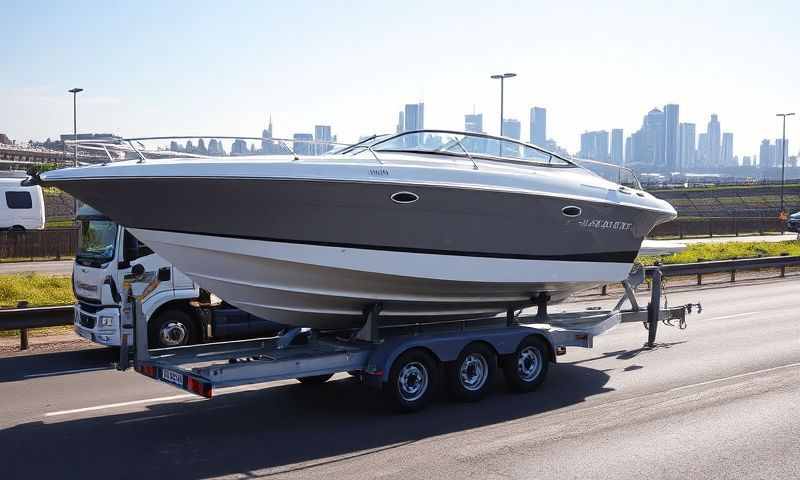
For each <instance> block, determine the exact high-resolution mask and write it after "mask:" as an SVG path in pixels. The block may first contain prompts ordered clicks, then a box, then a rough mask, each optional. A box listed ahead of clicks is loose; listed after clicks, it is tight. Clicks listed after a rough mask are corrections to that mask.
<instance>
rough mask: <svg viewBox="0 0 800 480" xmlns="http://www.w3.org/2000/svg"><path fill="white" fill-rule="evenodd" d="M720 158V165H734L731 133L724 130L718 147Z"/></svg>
mask: <svg viewBox="0 0 800 480" xmlns="http://www.w3.org/2000/svg"><path fill="white" fill-rule="evenodd" d="M720 160H721V162H722V163H721V166H723V167H730V166H733V165H734V161H733V134H732V133H730V132H725V133H723V134H722V145H721V147H720Z"/></svg>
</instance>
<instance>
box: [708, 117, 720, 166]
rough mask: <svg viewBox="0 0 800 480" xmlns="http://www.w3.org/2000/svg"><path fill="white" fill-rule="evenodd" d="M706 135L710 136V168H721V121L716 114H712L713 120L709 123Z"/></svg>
mask: <svg viewBox="0 0 800 480" xmlns="http://www.w3.org/2000/svg"><path fill="white" fill-rule="evenodd" d="M706 133H707V134H708V160H707V163H708V166H711V167H719V166H720V164H721V163H722V156H721V141H722V138H721V134H720V126H719V120H718V119H717V114H716V113H712V114H711V120H709V121H708V128H707V130H706Z"/></svg>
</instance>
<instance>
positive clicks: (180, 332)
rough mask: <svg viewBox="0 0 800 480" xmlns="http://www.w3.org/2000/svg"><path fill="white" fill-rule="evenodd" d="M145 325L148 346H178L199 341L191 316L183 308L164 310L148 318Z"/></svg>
mask: <svg viewBox="0 0 800 480" xmlns="http://www.w3.org/2000/svg"><path fill="white" fill-rule="evenodd" d="M147 327H148V334H149V337H150V338H149V339H148V340H149V342H150V348H166V347H178V346H183V345H192V344H195V343H198V341H199V332H197V329H196V328H195V324H194V322H193V321H192V317H191V316H190V315H189V314H188V313H186V312H184V311H183V310H178V309H174V308H172V309H169V310H164V311H163V312H160V313H158V314H157V315H156V316H155V317H154V318H152V319H150V322H148V325H147Z"/></svg>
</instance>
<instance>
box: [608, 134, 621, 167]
mask: <svg viewBox="0 0 800 480" xmlns="http://www.w3.org/2000/svg"><path fill="white" fill-rule="evenodd" d="M622 137H623V133H622V129H621V128H615V129H613V130H611V163H613V164H615V165H622V164H623V163H624V162H623V157H622Z"/></svg>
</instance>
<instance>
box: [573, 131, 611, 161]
mask: <svg viewBox="0 0 800 480" xmlns="http://www.w3.org/2000/svg"><path fill="white" fill-rule="evenodd" d="M578 156H580V157H582V158H586V159H589V160H598V161H600V162H605V161H607V160H608V132H607V131H606V130H599V131H596V132H584V133H582V134H581V151H580V153H579V154H578Z"/></svg>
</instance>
